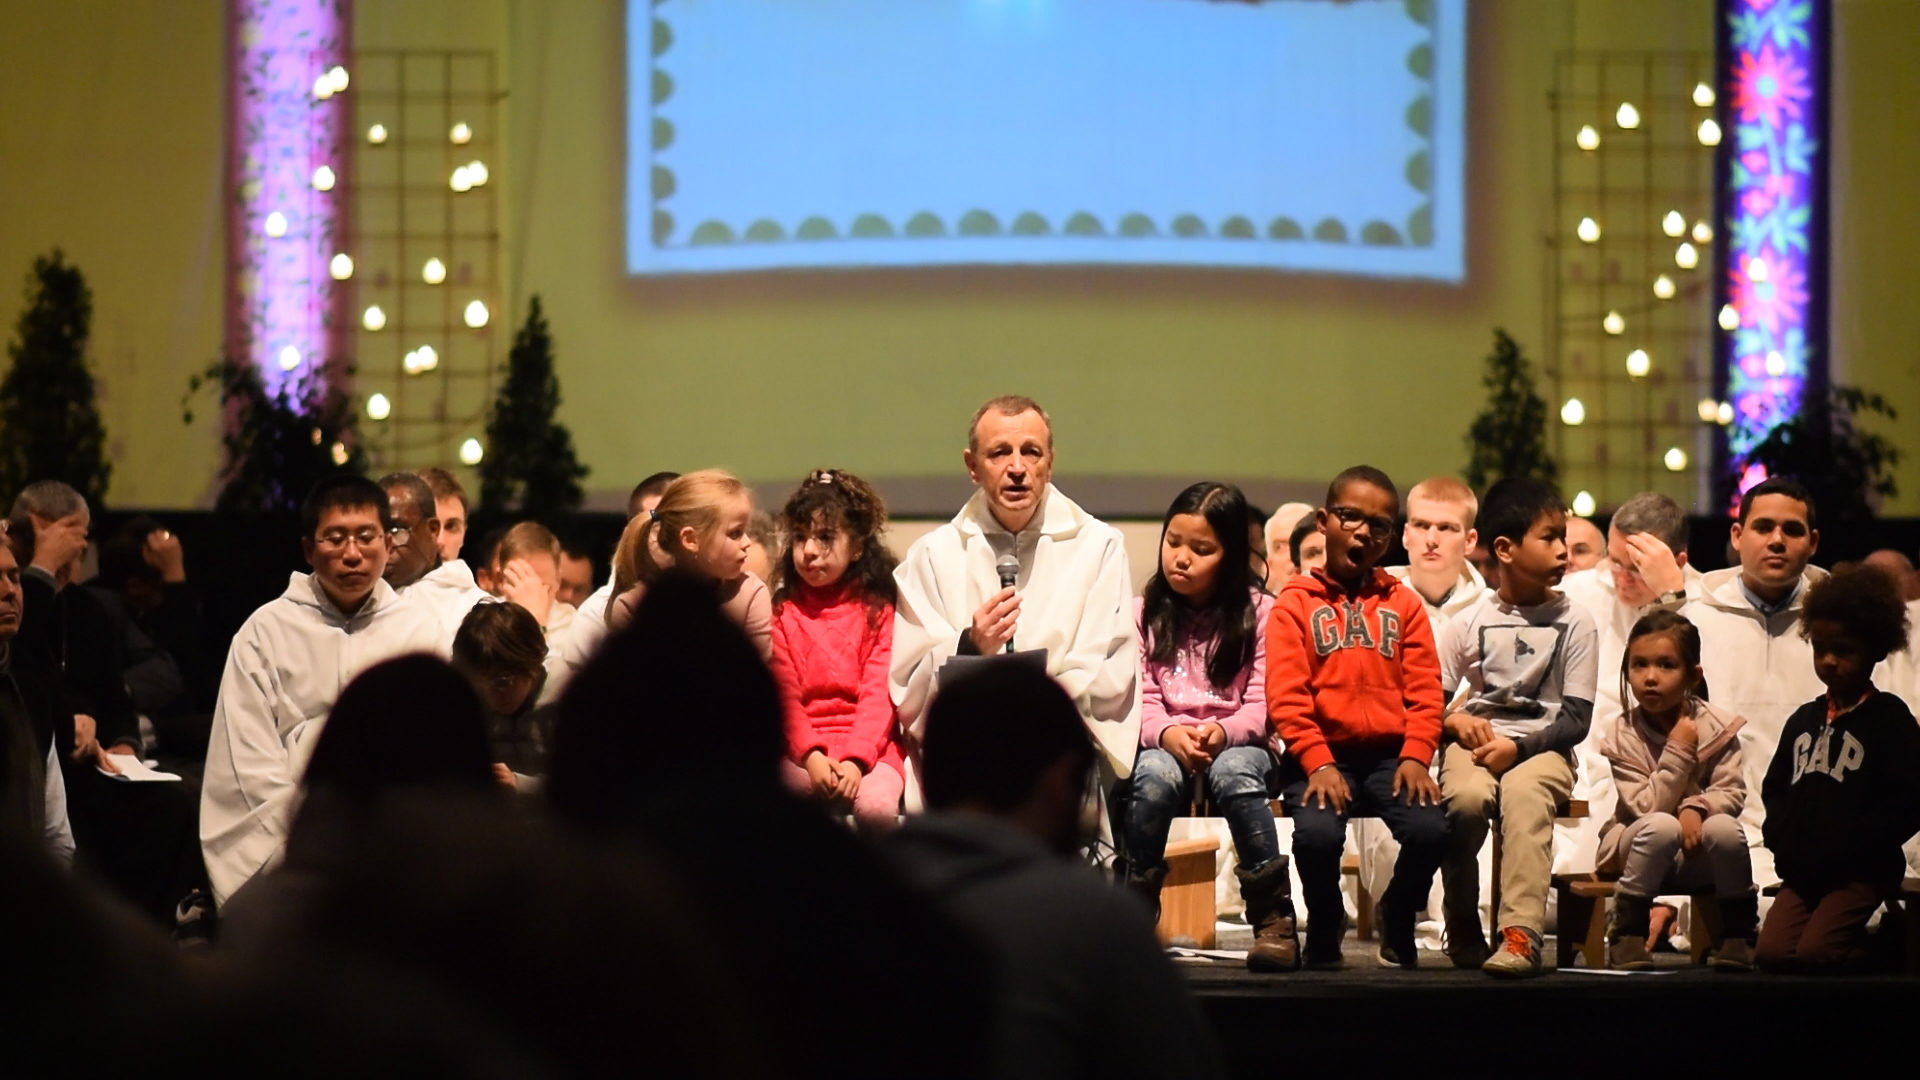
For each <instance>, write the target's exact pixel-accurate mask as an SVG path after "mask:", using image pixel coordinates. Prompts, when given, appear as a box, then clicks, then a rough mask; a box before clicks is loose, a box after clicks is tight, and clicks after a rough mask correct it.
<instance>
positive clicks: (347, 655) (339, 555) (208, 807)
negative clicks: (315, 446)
mask: <svg viewBox="0 0 1920 1080" xmlns="http://www.w3.org/2000/svg"><path fill="white" fill-rule="evenodd" d="M300 525H301V531H302V536H301V541H300V544H301V548H302V549H303V550H304V552H305V554H306V559H307V565H309V566H310V567H312V568H313V572H312V573H311V574H298V573H296V574H294V575H293V576H292V578H291V579H290V580H289V581H288V583H287V591H286V592H284V593H282V594H281V595H280V597H279V599H277V600H274V601H272V602H270V603H268V604H266V605H264V606H262V607H261V608H260V609H259V610H257V611H255V612H254V613H253V614H252V615H251V616H249V617H248V619H247V621H246V623H245V625H243V626H241V628H240V632H239V633H238V634H236V635H235V636H234V639H233V645H232V648H231V649H230V650H229V652H228V654H227V666H226V671H225V673H224V674H223V675H222V676H221V679H220V696H219V699H218V701H217V702H216V703H215V705H214V711H213V733H212V736H211V738H210V740H209V743H208V747H207V767H206V778H205V781H204V783H203V785H202V788H201V797H200V845H201V851H202V854H204V855H205V857H206V862H207V873H208V875H209V877H210V878H211V879H212V882H213V891H214V901H215V902H216V903H225V902H226V899H227V898H228V897H229V896H232V895H233V893H234V891H235V890H237V889H239V888H240V886H242V885H244V884H246V883H247V881H248V880H249V879H251V878H252V877H253V876H254V875H255V874H257V873H259V872H260V871H261V870H263V869H266V868H267V867H269V866H271V865H273V864H274V863H276V862H278V861H279V858H280V854H281V851H282V848H283V847H284V845H285V841H286V834H287V826H288V824H289V823H290V821H291V818H292V814H293V800H294V791H295V785H296V784H297V782H298V781H299V778H300V774H301V772H302V771H303V770H304V768H305V763H306V759H307V758H308V757H309V756H310V755H311V754H312V752H313V744H314V742H315V741H316V740H317V738H318V736H319V733H320V727H321V726H322V725H323V723H324V722H325V720H326V716H327V712H328V710H330V709H331V708H332V707H333V702H334V700H335V699H336V698H338V697H339V695H340V691H341V690H342V689H344V688H345V687H346V685H347V683H349V682H351V681H352V680H353V678H354V676H356V675H358V674H360V672H362V671H364V670H366V669H367V668H368V667H371V666H372V665H374V664H377V663H379V662H380V661H382V660H386V659H389V658H391V657H394V656H399V655H402V654H404V653H410V652H432V653H436V654H439V655H442V656H444V655H446V654H447V653H448V650H449V646H450V644H451V643H450V642H449V641H448V640H446V639H445V638H444V637H443V626H442V623H441V621H440V619H439V618H438V617H436V616H435V614H434V613H433V611H432V610H431V609H430V608H429V607H428V606H427V605H424V604H408V603H402V602H401V601H400V599H399V597H398V596H396V595H395V594H394V591H393V587H392V586H390V585H388V584H387V583H386V582H385V581H384V580H382V578H381V574H382V573H383V572H384V571H385V570H386V567H387V561H388V560H389V559H390V558H391V557H392V554H393V545H394V544H395V543H398V544H400V545H401V546H405V545H406V544H407V543H408V542H410V541H411V540H412V537H411V536H410V535H406V530H404V529H400V528H398V527H397V526H395V525H394V524H393V521H392V514H391V511H390V509H389V506H388V502H387V496H386V492H384V491H382V490H381V489H380V486H379V485H377V484H375V483H374V482H373V481H371V480H368V479H366V478H364V477H360V476H335V477H329V478H328V479H326V480H322V481H321V482H320V483H319V484H316V485H315V486H314V489H313V491H312V492H311V493H310V494H309V495H308V496H307V499H306V502H305V503H304V504H302V506H301V508H300Z"/></svg>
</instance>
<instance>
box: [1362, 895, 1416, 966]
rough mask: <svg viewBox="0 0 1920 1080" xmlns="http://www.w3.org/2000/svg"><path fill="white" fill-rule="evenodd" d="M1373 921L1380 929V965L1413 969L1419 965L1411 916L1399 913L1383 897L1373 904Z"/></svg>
mask: <svg viewBox="0 0 1920 1080" xmlns="http://www.w3.org/2000/svg"><path fill="white" fill-rule="evenodd" d="M1373 915H1374V921H1375V923H1376V924H1377V925H1378V927H1379V929H1380V955H1379V959H1380V966H1381V967H1383V968H1401V969H1403V970H1406V971H1413V970H1414V969H1416V968H1418V967H1419V966H1420V952H1419V949H1418V947H1417V945H1416V944H1415V942H1414V937H1413V916H1412V915H1411V914H1407V915H1400V914H1399V912H1397V911H1395V910H1394V909H1393V906H1392V905H1391V904H1389V903H1388V901H1387V899H1386V898H1385V897H1381V899H1380V902H1379V903H1378V904H1376V905H1374V909H1373Z"/></svg>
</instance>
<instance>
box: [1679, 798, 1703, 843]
mask: <svg viewBox="0 0 1920 1080" xmlns="http://www.w3.org/2000/svg"><path fill="white" fill-rule="evenodd" d="M1706 831H1707V818H1706V815H1704V814H1702V813H1701V812H1700V809H1699V807H1695V806H1688V807H1684V808H1683V809H1681V811H1680V850H1681V851H1684V852H1686V853H1687V854H1689V855H1692V854H1694V853H1695V852H1697V851H1699V850H1700V842H1701V840H1702V839H1703V838H1705V836H1706Z"/></svg>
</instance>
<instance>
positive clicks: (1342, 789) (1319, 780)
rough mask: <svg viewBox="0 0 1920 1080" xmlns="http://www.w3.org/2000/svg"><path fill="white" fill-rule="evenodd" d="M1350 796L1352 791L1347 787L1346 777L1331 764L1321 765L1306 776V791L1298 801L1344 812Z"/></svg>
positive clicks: (1351, 796) (1338, 812)
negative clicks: (1310, 774)
mask: <svg viewBox="0 0 1920 1080" xmlns="http://www.w3.org/2000/svg"><path fill="white" fill-rule="evenodd" d="M1352 798H1353V792H1352V791H1350V790H1349V789H1348V788H1347V778H1346V777H1344V776H1342V775H1340V770H1339V769H1336V768H1334V767H1333V766H1332V765H1322V766H1321V767H1320V768H1318V769H1315V770H1314V772H1313V775H1312V776H1309V777H1307V793H1306V794H1305V795H1302V796H1301V797H1300V802H1301V804H1302V805H1306V806H1318V807H1320V808H1321V809H1323V810H1332V811H1333V812H1335V813H1337V814H1344V813H1346V812H1347V803H1348V802H1349V801H1351V800H1352ZM1316 800H1317V801H1316Z"/></svg>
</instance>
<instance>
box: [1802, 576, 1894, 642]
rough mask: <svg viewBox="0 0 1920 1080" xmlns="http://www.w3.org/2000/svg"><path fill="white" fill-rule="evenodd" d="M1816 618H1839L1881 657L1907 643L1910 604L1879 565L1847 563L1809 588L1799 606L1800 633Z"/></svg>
mask: <svg viewBox="0 0 1920 1080" xmlns="http://www.w3.org/2000/svg"><path fill="white" fill-rule="evenodd" d="M1815 619H1823V620H1826V621H1828V622H1836V623H1839V624H1840V625H1841V626H1844V627H1846V628H1847V631H1848V632H1849V633H1851V634H1853V635H1854V636H1855V637H1857V638H1859V639H1860V643H1861V644H1862V645H1865V646H1866V647H1867V653H1868V655H1870V656H1872V655H1876V654H1877V657H1878V659H1876V660H1875V663H1878V662H1879V661H1880V660H1885V659H1886V658H1887V657H1889V656H1891V655H1893V654H1894V653H1897V652H1899V651H1900V650H1901V649H1904V648H1906V647H1907V631H1908V626H1907V605H1906V604H1905V603H1903V602H1902V601H1901V600H1900V583H1899V582H1897V581H1895V580H1894V579H1893V575H1891V574H1889V573H1887V572H1886V571H1885V570H1882V569H1880V568H1879V567H1877V566H1868V565H1867V564H1865V563H1848V564H1846V565H1843V566H1836V567H1834V568H1833V573H1831V574H1828V575H1827V576H1826V577H1825V578H1822V579H1821V580H1819V581H1816V582H1814V583H1813V584H1812V585H1810V586H1808V588H1807V599H1806V602H1805V603H1804V604H1802V606H1801V609H1800V636H1801V637H1806V636H1807V635H1808V632H1809V631H1808V628H1809V627H1810V626H1811V625H1812V623H1813V621H1814V620H1815Z"/></svg>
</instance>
